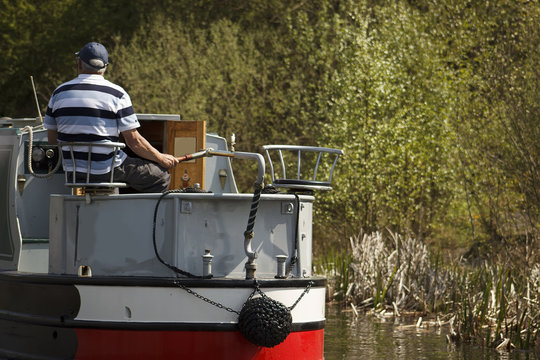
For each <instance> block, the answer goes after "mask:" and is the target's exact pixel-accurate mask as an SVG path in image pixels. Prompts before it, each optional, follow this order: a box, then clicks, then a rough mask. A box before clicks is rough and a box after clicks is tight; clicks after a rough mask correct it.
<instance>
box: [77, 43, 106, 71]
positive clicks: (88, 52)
mask: <svg viewBox="0 0 540 360" xmlns="http://www.w3.org/2000/svg"><path fill="white" fill-rule="evenodd" d="M75 54H76V55H77V56H78V57H79V58H80V59H81V60H82V61H84V62H85V63H87V64H88V65H90V66H91V67H93V68H94V69H97V70H99V69H103V68H104V67H106V66H107V65H108V64H109V53H108V52H107V49H105V46H103V45H101V44H99V43H96V42H89V43H88V44H86V45H84V46H83V48H82V49H81V50H80V51H79V52H77V53H75Z"/></svg>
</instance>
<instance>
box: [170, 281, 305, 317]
mask: <svg viewBox="0 0 540 360" xmlns="http://www.w3.org/2000/svg"><path fill="white" fill-rule="evenodd" d="M174 284H175V285H176V286H178V287H179V288H181V289H183V290H185V291H186V292H187V293H189V294H191V295H193V296H195V297H196V298H199V299H201V300H202V301H204V302H207V303H209V304H210V305H214V306H215V307H217V308H220V309H223V310H226V311H228V312H231V313H235V314H237V315H240V312H239V311H236V310H234V309H231V308H230V307H227V306H225V305H223V304H220V303H218V302H217V301H214V300H211V299H209V298H207V297H205V296H203V295H201V294H199V293H197V292H195V291H193V290H191V289H190V288H188V287H187V286H185V285H183V284H180V283H179V282H177V281H174ZM313 284H314V283H313V281H310V282H308V284H307V286H306V288H305V289H304V291H303V292H302V294H300V296H299V297H298V299H296V301H295V302H294V304H292V306H289V307H288V309H289V310H290V311H292V310H293V309H294V308H295V307H296V305H298V303H299V302H300V300H302V298H303V297H304V296H305V295H306V294H307V293H308V292H309V290H310V289H311V287H312V286H313ZM255 293H259V295H261V297H263V298H268V295H266V294H265V293H264V292H262V290H261V289H260V287H259V282H258V281H257V280H255V288H254V289H253V291H252V292H251V294H250V295H249V297H248V298H247V300H246V301H245V302H244V305H245V304H246V303H247V302H248V301H249V300H251V299H252V298H253V296H254V295H255ZM242 306H243V305H242Z"/></svg>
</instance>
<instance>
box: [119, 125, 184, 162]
mask: <svg viewBox="0 0 540 360" xmlns="http://www.w3.org/2000/svg"><path fill="white" fill-rule="evenodd" d="M122 135H123V136H124V140H125V141H126V144H127V146H129V148H130V149H131V150H133V152H134V153H135V154H137V155H139V156H140V157H142V158H145V159H147V160H151V161H154V162H156V163H158V164H159V165H161V166H163V167H164V168H166V169H169V168H172V167H173V166H175V165H176V164H178V160H177V159H176V158H175V157H174V156H172V155H169V154H163V153H160V152H159V151H157V150H156V148H154V147H153V146H152V145H150V143H149V142H148V141H147V140H146V139H145V138H144V137H143V136H142V135H141V134H140V133H139V132H138V131H137V129H132V130H126V131H123V132H122Z"/></svg>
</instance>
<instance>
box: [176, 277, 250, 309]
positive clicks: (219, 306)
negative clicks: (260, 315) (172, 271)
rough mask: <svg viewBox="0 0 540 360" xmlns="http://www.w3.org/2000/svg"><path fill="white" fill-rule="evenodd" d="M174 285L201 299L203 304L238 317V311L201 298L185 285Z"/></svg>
mask: <svg viewBox="0 0 540 360" xmlns="http://www.w3.org/2000/svg"><path fill="white" fill-rule="evenodd" d="M174 284H175V285H176V286H178V287H179V288H181V289H184V290H185V291H187V292H188V293H189V294H191V295H193V296H195V297H197V298H199V299H201V300H202V301H205V302H207V303H209V304H210V305H214V306H215V307H218V308H220V309H224V310H227V311H228V312H232V313H235V314H237V315H240V312H238V311H236V310H234V309H231V308H230V307H227V306H225V305H223V304H220V303H218V302H216V301H214V300H210V299H209V298H207V297H204V296H202V295H201V294H199V293H197V292H195V291H193V290H191V289H190V288H188V287H187V286H185V285H182V284H180V283H178V282H177V281H175V282H174Z"/></svg>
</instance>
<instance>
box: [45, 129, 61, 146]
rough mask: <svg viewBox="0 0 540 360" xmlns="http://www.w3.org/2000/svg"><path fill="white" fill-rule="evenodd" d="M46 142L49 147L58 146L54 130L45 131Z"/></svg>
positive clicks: (56, 134)
mask: <svg viewBox="0 0 540 360" xmlns="http://www.w3.org/2000/svg"><path fill="white" fill-rule="evenodd" d="M47 140H48V141H49V144H51V145H56V144H58V133H57V132H56V130H47Z"/></svg>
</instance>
